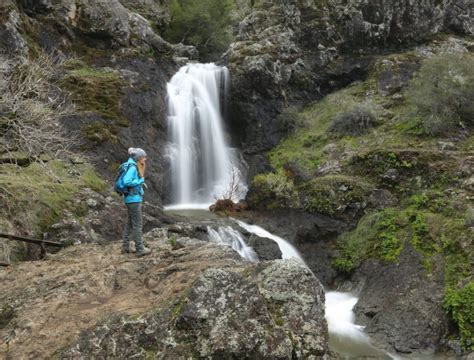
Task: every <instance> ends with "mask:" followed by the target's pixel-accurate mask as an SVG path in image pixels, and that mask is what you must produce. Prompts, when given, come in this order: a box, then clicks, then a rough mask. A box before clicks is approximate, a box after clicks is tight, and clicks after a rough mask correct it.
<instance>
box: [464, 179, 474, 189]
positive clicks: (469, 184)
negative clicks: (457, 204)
mask: <svg viewBox="0 0 474 360" xmlns="http://www.w3.org/2000/svg"><path fill="white" fill-rule="evenodd" d="M462 188H463V189H465V190H469V191H474V176H471V177H470V178H469V179H467V180H465V181H464V182H463V183H462Z"/></svg>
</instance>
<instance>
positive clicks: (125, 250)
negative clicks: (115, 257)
mask: <svg viewBox="0 0 474 360" xmlns="http://www.w3.org/2000/svg"><path fill="white" fill-rule="evenodd" d="M121 253H122V254H130V253H131V251H130V248H125V247H123V248H122V251H121Z"/></svg>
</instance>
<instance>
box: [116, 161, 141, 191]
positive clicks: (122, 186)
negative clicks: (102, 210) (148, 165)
mask: <svg viewBox="0 0 474 360" xmlns="http://www.w3.org/2000/svg"><path fill="white" fill-rule="evenodd" d="M130 166H135V167H136V166H137V165H135V164H131V163H129V162H124V163H123V164H122V165H120V167H119V170H118V174H117V176H116V178H115V182H114V189H115V192H116V193H117V194H119V195H123V196H127V195H128V194H129V192H130V189H129V188H128V187H127V186H125V184H124V183H123V178H124V176H125V174H126V173H127V171H128V169H130ZM137 170H138V169H137Z"/></svg>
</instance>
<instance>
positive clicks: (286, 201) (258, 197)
mask: <svg viewBox="0 0 474 360" xmlns="http://www.w3.org/2000/svg"><path fill="white" fill-rule="evenodd" d="M246 200H247V204H248V206H249V208H251V209H261V210H264V209H268V210H272V209H285V208H298V207H299V197H298V192H297V191H296V188H295V186H294V184H293V181H292V180H291V179H289V178H288V177H287V176H286V175H285V174H284V173H283V172H278V173H268V174H259V175H257V176H255V177H254V178H253V180H252V183H251V185H250V189H249V192H248V194H247V198H246Z"/></svg>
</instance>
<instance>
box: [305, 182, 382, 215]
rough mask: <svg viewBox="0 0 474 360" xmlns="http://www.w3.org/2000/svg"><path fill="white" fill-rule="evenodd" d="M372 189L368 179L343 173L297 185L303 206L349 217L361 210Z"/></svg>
mask: <svg viewBox="0 0 474 360" xmlns="http://www.w3.org/2000/svg"><path fill="white" fill-rule="evenodd" d="M373 189H374V187H373V185H372V184H370V183H369V182H367V180H365V179H363V178H356V177H351V176H345V175H327V176H322V177H317V178H314V179H313V180H311V181H308V182H306V183H305V184H303V185H301V186H299V188H298V190H299V192H300V199H301V206H302V208H303V209H304V210H306V211H308V212H310V213H320V214H324V215H329V216H332V217H335V218H346V219H349V220H350V219H353V218H357V217H358V216H360V214H362V213H363V211H364V209H365V208H366V207H367V198H368V196H369V194H370V192H371V191H372V190H373Z"/></svg>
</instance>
